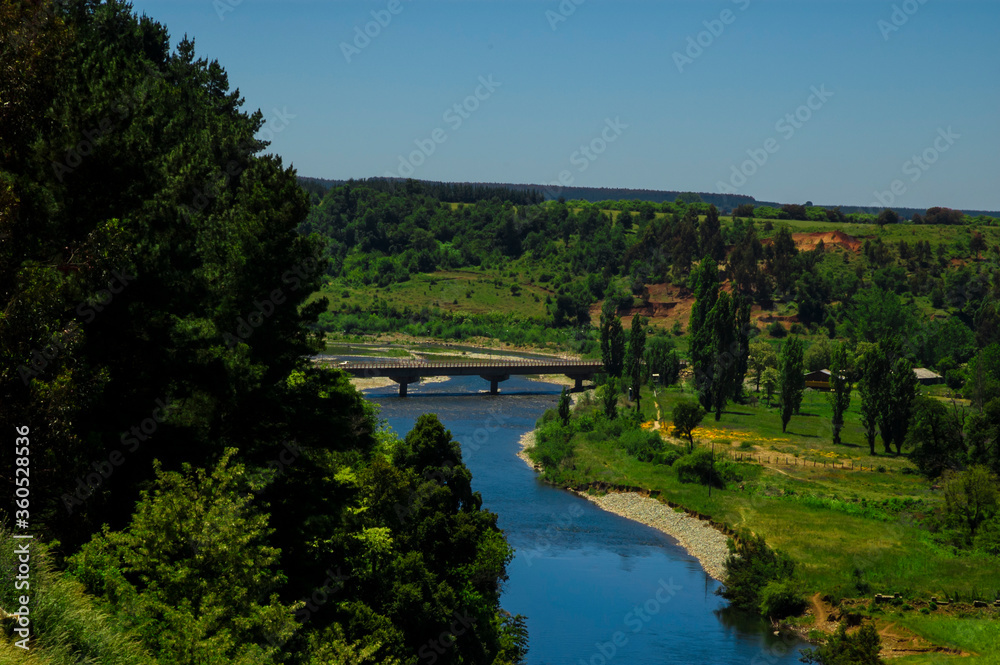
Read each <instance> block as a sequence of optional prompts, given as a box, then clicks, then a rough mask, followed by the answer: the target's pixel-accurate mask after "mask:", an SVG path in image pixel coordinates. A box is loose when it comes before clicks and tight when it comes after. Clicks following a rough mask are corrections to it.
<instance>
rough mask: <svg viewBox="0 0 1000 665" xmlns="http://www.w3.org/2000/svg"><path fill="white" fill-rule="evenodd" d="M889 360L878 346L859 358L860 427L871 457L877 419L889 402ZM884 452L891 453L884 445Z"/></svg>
mask: <svg viewBox="0 0 1000 665" xmlns="http://www.w3.org/2000/svg"><path fill="white" fill-rule="evenodd" d="M889 369H890V366H889V360H888V359H887V358H886V356H885V351H884V350H883V349H882V347H881V346H880V345H878V344H876V345H874V346H872V347H871V348H869V349H868V350H867V351H866V352H865V353H864V355H863V356H862V358H861V380H860V381H859V382H858V392H859V393H860V396H861V425H862V426H863V427H864V428H865V438H866V439H867V440H868V448H869V450H870V452H871V454H872V455H874V454H875V436H876V434H877V432H878V427H879V419H880V417H881V414H883V413H885V411H886V402H888V400H889V394H890V393H889V374H890V371H889ZM885 452H887V453H888V452H891V450H890V448H889V444H887V443H886V444H885Z"/></svg>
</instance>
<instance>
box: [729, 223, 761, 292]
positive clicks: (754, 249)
mask: <svg viewBox="0 0 1000 665" xmlns="http://www.w3.org/2000/svg"><path fill="white" fill-rule="evenodd" d="M763 258H764V248H763V246H762V245H761V244H760V240H758V239H757V229H756V227H755V226H754V224H753V221H752V220H751V222H750V223H749V224H748V225H747V228H746V230H745V231H744V233H743V236H742V238H740V239H739V240H738V241H737V243H736V245H735V247H733V251H732V252H731V253H730V254H729V273H730V275H731V276H732V281H733V283H734V284H735V286H736V290H737V291H738V292H739V293H740V294H741V295H744V296H748V297H751V298H756V297H757V294H758V285H759V281H760V261H761V259H763ZM765 279H766V277H765Z"/></svg>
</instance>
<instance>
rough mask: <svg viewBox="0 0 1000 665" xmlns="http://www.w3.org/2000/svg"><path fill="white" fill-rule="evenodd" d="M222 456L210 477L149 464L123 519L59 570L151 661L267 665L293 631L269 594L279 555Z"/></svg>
mask: <svg viewBox="0 0 1000 665" xmlns="http://www.w3.org/2000/svg"><path fill="white" fill-rule="evenodd" d="M235 452H236V451H235V450H233V449H231V450H229V451H227V453H226V454H225V456H224V457H223V458H222V460H221V461H220V462H219V464H218V465H217V466H216V468H215V469H213V470H212V471H211V473H206V472H205V471H204V470H203V469H197V470H193V469H192V468H191V467H190V465H185V467H184V469H183V473H176V472H164V471H162V470H161V469H160V467H159V465H157V473H158V476H157V480H156V485H155V487H154V489H153V491H152V493H144V494H143V499H142V500H141V501H140V502H139V505H138V507H137V509H136V512H135V514H134V516H133V518H132V523H131V524H130V525H129V527H128V528H127V529H125V530H123V531H111V530H109V529H107V528H105V530H104V531H103V532H102V533H101V534H100V535H99V536H97V537H95V538H94V539H93V540H91V541H90V542H89V543H87V544H86V545H85V546H84V547H83V549H82V550H81V551H80V552H79V553H77V554H75V555H74V556H72V557H71V558H70V559H69V562H68V563H69V570H70V571H71V572H72V573H73V574H74V575H75V576H76V577H77V578H78V579H80V580H81V581H82V582H83V583H84V584H85V585H86V587H87V589H88V591H90V592H91V593H93V594H95V595H97V596H98V597H100V598H102V599H104V600H105V601H106V602H107V603H108V604H109V606H110V607H111V608H112V609H113V611H114V612H115V613H116V614H117V615H118V616H119V617H120V618H121V619H122V621H123V622H125V623H126V624H127V625H128V626H129V627H130V628H131V629H132V630H134V631H135V632H136V633H138V634H140V635H142V637H143V641H144V642H145V643H146V644H148V645H149V646H150V648H151V650H153V651H154V652H155V653H157V654H158V655H159V661H160V662H161V663H165V664H169V665H180V664H181V663H190V662H198V663H220V664H221V663H246V664H247V665H250V664H251V663H270V662H275V656H276V655H277V649H275V648H274V646H273V645H274V644H277V643H284V642H285V641H287V640H288V638H289V637H291V635H292V633H293V632H295V629H296V627H297V626H296V624H295V621H294V619H293V616H292V614H293V609H294V608H293V607H291V606H287V605H283V604H282V603H281V602H280V601H279V600H278V597H277V594H276V590H277V589H278V588H279V586H280V585H281V584H282V583H283V582H284V576H283V575H281V574H280V573H278V572H277V571H276V570H275V569H274V567H275V564H276V563H277V561H278V558H279V555H280V552H279V551H277V550H276V549H275V548H273V547H269V546H268V545H267V544H266V541H267V537H268V536H269V535H270V533H271V531H270V530H269V529H268V528H267V516H266V515H264V514H261V513H260V512H259V511H258V510H257V509H256V507H255V506H254V505H253V503H252V501H251V495H250V494H249V490H251V489H252V488H250V487H248V486H247V484H246V480H245V469H244V467H243V466H242V465H241V464H234V465H230V458H231V457H232V455H234V454H235Z"/></svg>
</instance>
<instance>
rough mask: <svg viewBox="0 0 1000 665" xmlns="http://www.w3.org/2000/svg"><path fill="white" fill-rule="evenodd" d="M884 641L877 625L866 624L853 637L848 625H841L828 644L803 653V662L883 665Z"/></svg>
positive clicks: (841, 664)
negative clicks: (880, 652) (880, 651)
mask: <svg viewBox="0 0 1000 665" xmlns="http://www.w3.org/2000/svg"><path fill="white" fill-rule="evenodd" d="M881 647H882V640H881V639H880V638H879V636H878V631H877V630H875V625H874V624H872V623H866V624H864V625H862V626H861V629H860V630H858V631H857V632H856V633H854V634H853V635H848V634H847V624H846V623H841V624H840V627H839V628H838V629H837V632H836V633H834V634H833V635H831V636H830V637H829V639H827V641H826V644H824V645H823V646H821V647H818V648H816V649H805V650H803V651H802V658H801V660H802V662H804V663H822V664H823V665H882V664H883V663H884V662H885V661H883V660H882V659H881V658H879V655H878V654H879V650H880V649H881Z"/></svg>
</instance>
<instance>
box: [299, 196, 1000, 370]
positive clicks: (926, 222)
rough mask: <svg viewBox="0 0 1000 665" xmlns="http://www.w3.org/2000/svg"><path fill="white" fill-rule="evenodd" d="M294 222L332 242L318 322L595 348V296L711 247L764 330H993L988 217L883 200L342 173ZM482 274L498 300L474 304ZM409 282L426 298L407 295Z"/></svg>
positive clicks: (672, 273) (640, 284) (935, 353)
mask: <svg viewBox="0 0 1000 665" xmlns="http://www.w3.org/2000/svg"><path fill="white" fill-rule="evenodd" d="M813 229H820V230H822V231H824V232H834V230H836V232H840V233H847V234H856V239H855V237H854V236H846V237H847V238H849V240H847V241H845V242H846V244H842V243H839V242H838V243H834V242H831V244H830V246H829V247H827V246H826V242H825V241H823V240H822V239H820V240H819V241H818V242H815V243H814V244H811V245H810V246H808V248H806V247H802V248H801V249H800V245H801V244H802V243H801V242H799V241H797V240H796V236H798V235H801V234H799V233H798V232H799V231H809V230H813ZM299 230H300V232H301V233H303V234H311V233H315V234H318V235H320V236H322V237H323V238H325V241H326V243H327V247H328V248H329V253H330V255H331V257H332V258H331V263H330V267H329V269H328V271H327V275H326V278H325V286H324V289H323V293H324V294H326V295H328V296H329V297H330V300H331V304H330V305H329V307H328V311H326V312H324V313H321V314H320V315H319V326H318V329H319V330H322V331H327V332H336V333H346V334H364V333H379V332H383V333H384V332H391V331H399V332H407V333H410V334H416V335H420V334H430V335H434V336H445V337H452V338H469V337H476V336H483V337H498V338H500V339H502V340H503V341H508V342H511V343H529V344H544V343H545V342H553V343H555V342H556V341H558V342H559V343H561V344H563V345H564V346H568V347H572V348H575V349H576V350H578V351H580V352H583V353H591V354H593V353H595V352H596V349H597V338H596V324H597V321H596V320H592V318H593V316H592V313H593V311H594V310H593V308H594V307H596V306H597V304H598V303H606V302H608V301H610V302H612V303H613V304H614V309H615V310H617V311H618V312H619V314H622V315H627V314H629V313H631V312H632V311H633V309H634V310H636V311H639V310H640V309H641V308H642V307H643V305H644V304H645V305H648V304H649V302H650V299H651V290H656V289H657V286H656V285H666V286H667V287H668V288H669V289H672V291H673V292H674V293H675V294H678V297H681V298H683V297H688V298H690V297H691V296H693V291H694V282H693V280H692V277H691V275H692V270H693V268H694V267H696V266H697V265H698V263H700V261H701V260H702V259H703V258H705V257H708V258H711V259H713V260H714V261H716V262H718V263H719V265H720V270H721V277H722V279H723V281H726V282H728V283H729V284H730V288H731V289H732V290H733V292H737V293H739V294H741V295H743V296H745V297H746V298H747V299H748V300H749V301H750V302H752V303H753V306H754V308H755V312H756V313H757V314H758V315H760V316H765V317H766V316H767V315H773V316H772V317H771V318H776V319H780V320H782V321H784V322H785V325H781V324H780V323H777V322H775V323H774V324H773V325H772V326H769V327H768V330H764V326H761V329H760V330H759V332H761V333H764V332H769V333H770V334H773V335H774V336H776V337H777V336H780V335H784V334H786V333H788V332H797V333H799V334H804V335H807V336H809V337H810V339H813V340H818V339H820V338H827V339H849V340H851V341H853V342H859V341H866V342H873V341H877V340H879V339H882V338H883V337H884V335H885V334H886V331H888V330H891V331H894V332H895V333H898V334H900V335H902V336H904V337H907V338H910V339H913V340H916V343H914V344H912V345H911V349H910V354H909V355H910V357H911V359H912V360H913V361H914V362H916V363H917V364H918V365H920V366H926V367H935V368H938V369H939V370H940V371H941V372H942V373H947V372H949V371H956V372H957V371H959V368H960V367H961V366H962V365H963V364H965V363H967V362H968V361H969V360H970V359H971V358H972V357H973V356H974V355H975V354H976V353H977V351H978V350H980V349H984V348H986V347H988V346H989V345H990V344H993V343H996V342H998V341H1000V333H998V332H997V331H998V330H1000V311H998V302H1000V299H998V297H997V296H998V295H1000V227H998V226H997V220H995V219H993V218H986V217H979V218H970V217H967V216H963V215H962V214H961V213H958V212H957V211H953V210H949V209H943V208H931V209H929V210H927V211H926V212H925V213H924V214H923V215H921V216H920V218H919V219H917V220H915V221H904V220H901V219H900V217H899V216H898V215H897V214H895V212H894V211H892V210H885V211H883V212H882V213H880V214H879V215H865V214H860V213H856V214H850V215H846V214H844V213H842V212H840V211H839V210H836V209H823V208H809V207H805V206H797V205H787V206H784V207H783V208H781V209H775V208H754V207H753V206H749V205H747V206H740V207H738V208H737V209H736V210H735V211H734V213H733V215H732V216H731V217H725V218H723V217H721V216H720V215H719V214H718V211H717V210H716V209H715V207H714V206H711V205H707V204H704V203H698V202H692V203H683V202H681V203H665V204H653V203H649V202H640V203H635V202H630V201H619V202H602V203H600V204H589V203H586V202H580V201H567V202H547V203H545V204H542V205H531V206H523V205H515V204H513V203H511V202H509V201H504V200H502V199H501V198H500V197H499V196H495V197H493V198H492V199H490V200H480V201H478V202H476V203H473V204H463V205H458V204H454V203H447V202H442V201H440V200H438V199H437V198H435V197H433V196H430V195H428V194H425V193H423V192H421V191H420V188H419V185H418V184H414V186H413V187H412V188H411V190H410V191H409V192H408V193H407V192H397V193H396V194H395V195H391V194H389V193H386V192H379V191H375V190H372V189H369V188H367V187H365V186H364V185H356V186H354V185H344V186H341V187H335V188H332V189H330V190H329V191H327V192H326V193H325V194H324V195H323V196H322V197H320V196H319V194H318V193H313V194H312V207H311V208H310V211H309V213H308V216H307V218H306V221H304V222H303V223H302V224H301V225H300V227H299ZM459 277H462V278H463V279H465V281H459V280H458V278H459ZM449 279H452V281H455V282H456V284H461V285H463V286H461V287H456V288H457V289H459V290H464V293H463V294H461V295H459V296H458V297H456V298H453V302H449V301H448V300H447V299H446V298H443V297H437V296H434V295H433V294H435V293H436V291H435V288H437V289H438V290H439V291H440V292H441V294H442V296H443V295H445V292H444V291H442V290H441V289H442V288H443V287H442V286H441V284H437V281H440V282H442V283H443V282H445V281H447V280H449ZM435 285H436V286H435ZM490 288H492V289H493V290H494V291H495V292H496V293H503V294H504V296H505V297H504V299H503V302H502V303H499V304H497V305H496V306H495V307H491V309H490V311H485V312H479V313H476V312H474V311H473V309H474V306H475V305H476V304H477V299H478V298H479V297H480V294H481V293H482V292H483V291H484V290H486V289H490ZM407 289H409V290H407ZM419 289H423V290H424V291H426V292H427V293H428V294H430V295H431V296H432V297H435V300H434V303H436V305H435V304H434V303H431V304H423V305H420V306H418V305H416V304H413V301H414V300H415V299H414V298H412V297H411V296H412V295H414V291H415V290H419ZM372 291H374V293H372ZM394 293H399V294H401V295H400V297H399V298H398V299H395V300H394V298H393V294H394ZM403 294H405V295H406V296H407V299H404V298H402V295H403ZM417 295H423V291H421V292H419V293H417ZM447 295H450V294H447ZM511 322H516V323H517V325H516V326H514V325H507V323H511ZM789 322H791V325H790V326H789V325H788V323H789ZM676 323H677V324H680V322H679V321H678V322H676ZM755 325H756V324H755ZM779 328H780V329H781V330H779ZM917 331H920V333H921V334H920V335H917V334H916V333H917ZM675 332H679V330H677V331H675ZM955 381H958V382H960V381H961V379H960V377H958V375H956V378H955Z"/></svg>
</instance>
